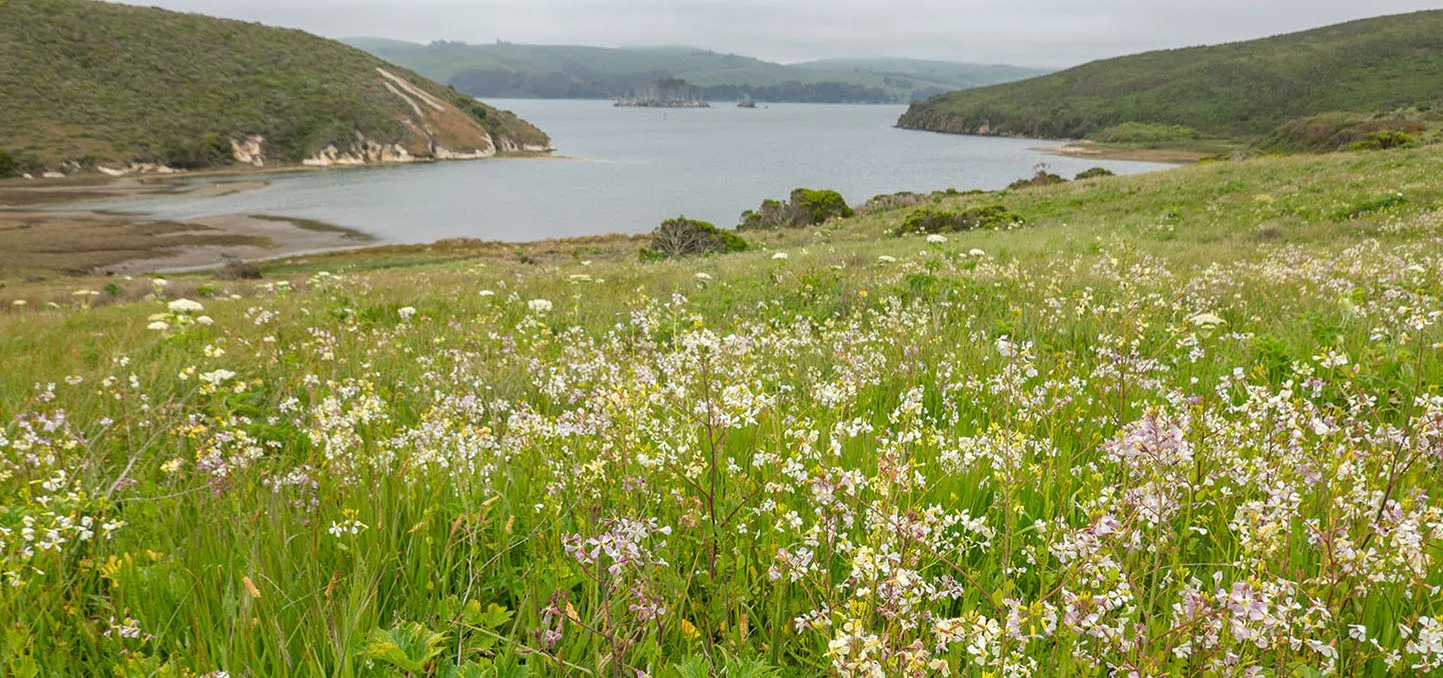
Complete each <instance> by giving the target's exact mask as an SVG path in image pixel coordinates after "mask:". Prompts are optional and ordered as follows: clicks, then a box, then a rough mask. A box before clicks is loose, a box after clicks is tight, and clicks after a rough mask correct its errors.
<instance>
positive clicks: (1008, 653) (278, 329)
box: [0, 149, 1443, 678]
mask: <svg viewBox="0 0 1443 678" xmlns="http://www.w3.org/2000/svg"><path fill="white" fill-rule="evenodd" d="M1439 177H1443V153H1440V152H1439V150H1437V149H1405V150H1397V151H1388V152H1381V153H1370V154H1336V155H1328V156H1293V157H1288V158H1275V159H1264V160H1256V161H1250V162H1247V163H1231V162H1228V163H1209V164H1203V165H1197V166H1192V167H1187V168H1182V169H1179V170H1174V171H1170V172H1164V173H1156V174H1149V175H1141V176H1131V177H1115V178H1101V179H1091V180H1086V181H1078V182H1071V183H1066V184H1061V185H1055V186H1047V187H1039V188H1029V189H1025V190H1015V191H1007V192H1000V193H987V194H978V195H956V196H951V197H940V198H939V199H938V203H937V204H936V205H929V206H928V207H927V208H928V209H933V210H968V209H988V208H993V206H997V205H1000V206H1002V207H1005V208H1006V210H1007V211H1008V212H1009V213H1012V214H1016V215H1018V216H1020V217H1021V218H1022V219H1024V220H1025V224H1024V225H1020V226H1017V225H1012V226H1009V227H1008V228H1006V229H1005V230H985V231H971V232H962V233H949V234H946V235H945V236H943V237H942V238H940V239H939V238H935V237H934V238H930V239H928V238H924V237H922V236H909V237H902V238H897V237H888V236H886V233H887V232H888V231H890V230H892V229H894V228H896V227H897V226H898V225H899V224H901V223H903V222H904V221H905V220H907V218H908V214H909V209H910V208H904V209H900V210H895V211H887V212H882V213H878V214H873V215H870V216H865V217H858V218H854V219H849V220H845V221H841V222H836V223H833V224H829V225H826V226H822V227H813V228H803V229H787V230H782V231H777V232H772V233H766V234H758V235H756V236H753V235H752V234H748V235H749V237H755V238H758V239H756V240H754V244H755V245H757V247H756V248H755V249H754V250H753V251H750V252H747V253H741V254H733V255H725V256H715V257H710V258H698V259H687V260H680V261H672V262H664V263H655V264H638V263H637V262H636V258H635V254H634V247H636V246H637V245H638V244H637V243H633V245H632V247H633V251H629V252H621V253H619V254H617V253H613V252H612V251H611V250H607V249H603V248H597V247H594V246H593V245H594V244H595V243H594V241H586V242H578V243H575V244H574V245H571V246H570V247H569V249H568V248H567V247H565V246H563V244H560V243H552V247H551V249H550V251H549V252H548V253H547V254H545V255H543V254H541V253H540V252H538V251H536V250H530V249H524V248H520V247H517V246H513V245H494V246H486V245H484V244H477V243H464V242H453V243H442V244H438V245H435V246H424V247H422V246H417V247H409V248H389V249H387V250H385V251H383V252H380V253H373V252H360V253H357V252H347V253H340V254H334V255H329V256H309V257H306V258H304V259H302V260H295V261H289V262H272V263H267V264H265V266H264V272H265V275H266V276H267V278H268V279H267V280H263V281H254V282H249V281H242V282H227V281H220V280H215V279H213V278H211V277H210V276H209V275H207V274H187V275H181V276H174V277H171V278H170V279H169V280H167V281H166V283H165V284H161V283H159V282H155V281H152V280H148V279H145V280H134V281H126V280H118V279H110V280H105V279H101V280H95V281H90V282H78V283H73V282H70V281H68V282H67V284H77V285H82V286H87V287H88V288H89V290H88V291H93V292H96V293H97V294H89V293H88V291H87V290H76V291H75V292H76V293H72V288H68V287H67V288H55V287H44V286H43V285H30V284H26V283H20V284H16V285H13V286H11V287H7V288H4V289H0V578H3V579H4V582H5V585H4V586H0V619H3V620H5V633H4V634H0V672H4V673H5V674H6V675H23V676H32V675H45V676H51V675H53V676H79V675H127V676H141V675H144V676H195V675H211V676H214V675H218V674H216V673H213V672H216V671H222V670H223V671H226V672H227V673H229V675H237V676H239V675H256V676H282V677H284V676H312V675H327V676H341V677H347V678H349V677H393V678H400V677H401V676H458V675H460V676H510V677H517V676H523V675H524V676H561V675H571V676H617V675H628V676H630V675H637V674H639V673H642V672H644V673H647V674H649V675H655V676H753V677H762V676H785V677H788V678H809V677H814V676H815V677H818V678H820V677H822V676H862V675H867V676H872V675H883V676H901V675H954V676H983V675H993V676H1008V675H1012V676H1037V677H1039V678H1041V677H1043V676H1049V677H1050V676H1069V677H1076V678H1101V677H1103V676H1112V675H1118V674H1130V673H1134V672H1135V673H1136V674H1137V675H1147V676H1211V675H1219V676H1221V675H1242V674H1257V675H1262V676H1297V677H1301V676H1320V675H1339V676H1364V677H1367V678H1384V677H1385V676H1395V675H1431V674H1434V673H1436V672H1437V670H1438V669H1439V668H1440V666H1443V648H1440V646H1439V642H1438V639H1439V638H1440V633H1443V628H1440V622H1439V621H1437V620H1438V619H1440V617H1443V600H1440V598H1439V596H1438V594H1437V593H1436V591H1438V590H1439V587H1440V586H1443V567H1440V563H1439V559H1440V558H1443V527H1440V526H1443V496H1440V494H1439V487H1440V479H1443V477H1440V476H1443V456H1440V455H1443V390H1440V388H1443V387H1440V385H1443V351H1440V348H1439V347H1440V345H1443V324H1440V322H1439V321H1440V319H1443V292H1440V291H1443V239H1440V235H1443V183H1440V180H1439ZM853 199H854V200H856V199H857V197H855V196H854V197H853ZM918 209H921V208H918ZM1009 223H1011V222H1010V221H1009ZM47 284H49V285H53V284H54V283H47ZM105 285H112V286H113V287H114V288H115V290H116V292H115V293H112V292H110V291H108V290H107V291H102V287H103V286H105ZM111 299H113V300H122V301H121V303H114V302H111V301H107V300H111ZM124 300H129V301H124ZM14 301H27V302H28V304H26V305H16V304H14V303H13V302H14ZM46 302H53V303H54V306H53V308H47V303H46ZM768 668H772V669H775V670H767V669H768Z"/></svg>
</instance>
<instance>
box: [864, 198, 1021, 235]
mask: <svg viewBox="0 0 1443 678" xmlns="http://www.w3.org/2000/svg"><path fill="white" fill-rule="evenodd" d="M1025 223H1027V222H1026V220H1025V219H1023V218H1022V217H1021V216H1018V215H1016V214H1013V213H1012V212H1011V211H1009V210H1008V209H1007V208H1006V207H1005V206H1003V205H980V206H977V207H968V208H966V209H963V210H961V211H956V210H940V209H932V208H923V209H920V210H917V211H916V212H913V213H912V214H910V215H908V216H907V220H906V221H903V222H902V225H901V226H898V227H897V229H896V230H894V231H893V232H892V233H893V235H929V234H932V233H957V232H961V231H974V230H978V229H1002V228H1011V227H1013V226H1021V225H1023V224H1025Z"/></svg>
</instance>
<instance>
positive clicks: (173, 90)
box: [0, 0, 550, 171]
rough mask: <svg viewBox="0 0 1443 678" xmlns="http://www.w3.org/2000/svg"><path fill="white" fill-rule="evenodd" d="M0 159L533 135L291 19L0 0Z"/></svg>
mask: <svg viewBox="0 0 1443 678" xmlns="http://www.w3.org/2000/svg"><path fill="white" fill-rule="evenodd" d="M0 120H3V121H4V123H3V124H0V153H3V156H0V160H4V159H5V158H6V157H8V158H10V161H9V162H8V163H6V162H0V169H3V168H4V167H5V166H7V165H8V166H9V167H11V168H12V171H17V170H19V169H40V168H57V167H64V168H68V169H77V168H80V167H85V166H99V167H104V168H107V169H110V170H111V171H120V170H121V169H122V168H133V167H135V166H136V165H137V164H140V163H145V164H154V165H168V166H171V167H180V168H196V167H207V166H214V165H224V164H230V163H234V162H246V163H251V164H264V163H271V164H277V163H279V164H290V163H302V162H306V163H309V164H321V165H324V164H336V163H339V164H358V163H365V162H375V161H408V160H417V159H443V158H469V157H484V156H487V155H492V154H495V153H497V152H500V151H521V150H526V149H532V150H539V149H542V148H546V147H549V145H550V142H549V140H548V139H547V137H546V135H545V134H543V133H542V132H541V131H540V130H537V129H536V128H535V127H532V126H531V125H530V124H528V123H526V122H524V121H522V120H520V119H518V118H517V117H516V116H514V115H512V114H510V113H506V112H503V111H498V110H496V109H494V108H490V107H487V106H484V105H481V104H478V103H476V102H475V101H474V100H472V99H471V98H470V97H466V96H464V95H462V94H460V93H459V92H456V91H455V90H453V89H450V88H446V87H442V86H439V85H437V84H435V83H434V82H431V81H429V80H426V79H425V78H422V77H420V76H418V75H416V74H415V73H413V72H411V71H408V70H406V69H403V68H397V67H395V66H392V65H390V64H388V63H386V62H384V61H381V60H380V59H377V58H375V57H373V56H371V55H369V54H366V53H365V52H363V51H361V50H358V49H355V48H352V47H348V46H346V45H343V44H340V43H337V42H333V41H330V40H326V39H323V38H319V37H316V36H313V35H310V34H307V33H303V32H300V31H294V30H282V29H277V28H270V27H267V26H262V25H259V24H251V23H243V22H239V21H229V20H222V19H214V18H210V17H205V16H200V15H196V14H181V13H175V12H168V11H163V10H158V9H146V8H139V7H129V6H124V5H116V4H110V3H105V2H94V1H92V0H9V1H8V2H3V3H0Z"/></svg>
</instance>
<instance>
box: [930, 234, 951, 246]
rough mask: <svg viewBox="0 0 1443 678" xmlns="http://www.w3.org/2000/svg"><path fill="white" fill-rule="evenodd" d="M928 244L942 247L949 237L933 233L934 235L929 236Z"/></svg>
mask: <svg viewBox="0 0 1443 678" xmlns="http://www.w3.org/2000/svg"><path fill="white" fill-rule="evenodd" d="M927 242H928V243H929V244H932V245H941V244H942V243H945V242H947V236H945V235H942V234H941V233H933V234H932V235H929V236H927Z"/></svg>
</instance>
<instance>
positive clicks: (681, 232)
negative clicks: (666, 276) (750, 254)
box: [641, 216, 747, 261]
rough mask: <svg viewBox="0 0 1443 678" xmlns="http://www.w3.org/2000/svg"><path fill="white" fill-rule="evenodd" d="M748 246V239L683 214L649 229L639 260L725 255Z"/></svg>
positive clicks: (740, 250)
mask: <svg viewBox="0 0 1443 678" xmlns="http://www.w3.org/2000/svg"><path fill="white" fill-rule="evenodd" d="M746 249H747V241H745V240H743V239H742V237H741V236H739V235H737V234H736V233H733V232H731V231H727V230H723V229H720V228H717V227H716V226H714V225H712V224H710V223H707V222H705V221H697V220H695V219H688V218H686V217H684V216H682V217H677V218H675V219H667V220H666V221H663V222H661V225H660V226H657V227H656V230H654V231H652V232H651V247H649V248H646V249H643V250H642V251H641V260H642V261H656V260H659V259H673V258H677V257H686V256H693V255H698V254H727V253H730V252H742V251H745V250H746Z"/></svg>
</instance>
